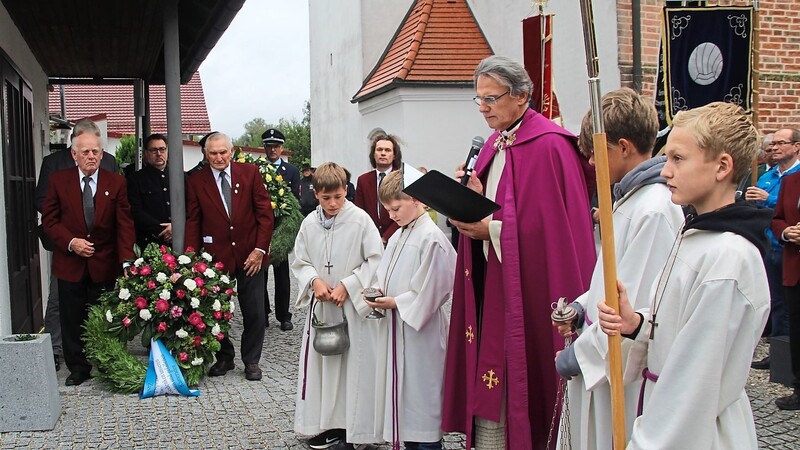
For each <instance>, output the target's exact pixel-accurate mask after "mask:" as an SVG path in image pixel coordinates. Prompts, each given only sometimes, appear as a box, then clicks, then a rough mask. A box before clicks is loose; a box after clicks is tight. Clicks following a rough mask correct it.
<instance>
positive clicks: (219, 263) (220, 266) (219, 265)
mask: <svg viewBox="0 0 800 450" xmlns="http://www.w3.org/2000/svg"><path fill="white" fill-rule="evenodd" d="M214 268H215V269H217V270H222V269H224V268H225V264H222V261H217V263H216V264H214Z"/></svg>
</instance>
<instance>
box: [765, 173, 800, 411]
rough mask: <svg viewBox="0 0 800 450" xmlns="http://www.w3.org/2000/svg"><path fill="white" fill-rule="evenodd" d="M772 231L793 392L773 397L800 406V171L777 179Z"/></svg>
mask: <svg viewBox="0 0 800 450" xmlns="http://www.w3.org/2000/svg"><path fill="white" fill-rule="evenodd" d="M771 229H772V232H773V233H774V234H775V237H777V238H778V239H779V240H780V241H781V243H782V244H783V289H784V294H783V300H784V305H785V306H786V310H787V312H788V316H789V352H790V354H791V357H792V373H793V374H794V392H793V393H792V394H791V395H788V396H786V397H781V398H779V399H777V400H775V404H776V405H777V406H778V408H780V409H785V410H798V409H800V172H796V173H793V174H791V175H787V176H786V177H785V178H784V179H783V181H782V182H781V190H780V193H779V194H778V203H777V205H776V206H775V217H774V218H773V219H772V226H771Z"/></svg>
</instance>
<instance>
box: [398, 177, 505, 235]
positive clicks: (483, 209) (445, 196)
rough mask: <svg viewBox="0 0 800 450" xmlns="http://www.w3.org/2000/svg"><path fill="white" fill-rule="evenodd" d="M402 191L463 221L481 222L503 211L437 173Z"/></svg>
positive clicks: (495, 204)
mask: <svg viewBox="0 0 800 450" xmlns="http://www.w3.org/2000/svg"><path fill="white" fill-rule="evenodd" d="M403 192H405V193H406V194H408V195H410V196H412V197H414V198H416V199H417V200H419V201H421V202H422V203H425V204H426V205H428V206H429V207H430V208H432V209H434V210H436V211H437V212H439V213H441V214H444V215H445V216H447V217H450V218H453V219H455V220H458V221H460V222H467V223H472V222H478V221H481V220H483V219H484V218H485V217H487V216H488V215H490V214H492V213H494V212H495V211H497V210H498V209H500V205H498V204H497V203H495V202H493V201H491V200H489V199H488V198H486V197H484V196H483V195H481V194H478V193H477V192H475V191H473V190H472V189H470V188H468V187H466V186H464V185H462V184H461V183H459V182H458V181H456V180H455V179H454V178H450V177H448V176H447V175H444V174H442V173H441V172H438V171H436V170H430V171H428V173H426V174H425V175H423V176H422V177H421V178H420V179H418V180H417V181H415V182H413V183H411V184H410V185H408V186H406V188H405V189H403Z"/></svg>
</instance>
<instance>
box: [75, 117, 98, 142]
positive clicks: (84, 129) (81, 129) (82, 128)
mask: <svg viewBox="0 0 800 450" xmlns="http://www.w3.org/2000/svg"><path fill="white" fill-rule="evenodd" d="M84 133H92V134H94V135H95V136H97V137H100V127H98V126H97V124H96V123H94V122H92V121H91V120H89V119H81V120H79V121H77V122H75V126H74V127H73V128H72V135H71V136H70V138H69V141H70V142H72V141H74V140H75V138H76V137H78V136H80V135H82V134H84Z"/></svg>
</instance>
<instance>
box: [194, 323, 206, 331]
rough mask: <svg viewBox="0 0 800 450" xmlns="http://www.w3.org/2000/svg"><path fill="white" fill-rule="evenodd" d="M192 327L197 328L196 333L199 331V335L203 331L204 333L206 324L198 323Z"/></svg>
mask: <svg viewBox="0 0 800 450" xmlns="http://www.w3.org/2000/svg"><path fill="white" fill-rule="evenodd" d="M194 327H195V328H197V331H199V332H201V333H202V332H203V331H206V324H205V322H200V323H198V324H197V325H195V326H194Z"/></svg>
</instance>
